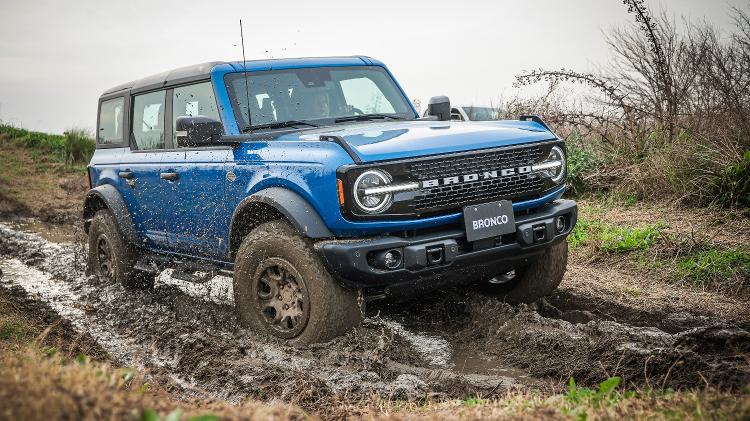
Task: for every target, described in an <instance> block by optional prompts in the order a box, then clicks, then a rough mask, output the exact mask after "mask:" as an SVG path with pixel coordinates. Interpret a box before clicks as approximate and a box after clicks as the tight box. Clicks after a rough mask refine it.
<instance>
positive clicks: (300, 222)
mask: <svg viewBox="0 0 750 421" xmlns="http://www.w3.org/2000/svg"><path fill="white" fill-rule="evenodd" d="M253 203H263V204H266V205H269V206H272V207H273V208H275V209H276V210H278V211H279V212H280V213H281V214H282V215H284V217H286V219H288V220H289V222H291V223H292V225H294V227H295V228H296V229H297V232H299V233H300V234H301V235H302V236H304V237H307V238H333V237H334V235H333V233H331V231H330V230H329V229H328V226H326V224H325V222H323V219H322V218H321V217H320V215H318V212H317V211H316V210H315V208H313V207H312V205H311V204H310V203H309V202H308V201H307V200H305V199H304V198H303V197H302V196H300V195H299V194H298V193H296V192H294V191H292V190H289V189H286V188H283V187H269V188H267V189H263V190H260V191H258V192H256V193H253V194H252V195H250V196H248V197H246V198H245V199H243V200H242V201H241V202H240V204H239V205H237V208H236V209H235V210H234V213H233V214H232V222H231V225H230V227H229V232H233V228H234V223H235V219H236V217H237V215H238V214H239V213H240V212H241V211H242V209H243V208H244V207H245V206H248V205H250V204H253Z"/></svg>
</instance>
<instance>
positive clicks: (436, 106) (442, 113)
mask: <svg viewBox="0 0 750 421" xmlns="http://www.w3.org/2000/svg"><path fill="white" fill-rule="evenodd" d="M427 115H429V116H433V117H437V119H438V120H440V121H448V120H450V119H451V100H450V99H448V97H447V96H434V97H432V98H430V102H428V103H427Z"/></svg>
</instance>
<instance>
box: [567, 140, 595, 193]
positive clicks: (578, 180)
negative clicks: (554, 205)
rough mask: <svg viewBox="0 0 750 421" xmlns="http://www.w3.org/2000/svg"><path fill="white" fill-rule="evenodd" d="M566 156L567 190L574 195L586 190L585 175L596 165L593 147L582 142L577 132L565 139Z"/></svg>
mask: <svg viewBox="0 0 750 421" xmlns="http://www.w3.org/2000/svg"><path fill="white" fill-rule="evenodd" d="M565 143H566V146H567V155H568V156H567V158H568V190H569V191H570V193H571V194H573V195H574V196H576V195H580V194H581V193H583V192H585V191H587V190H588V186H587V184H586V180H585V176H586V175H588V174H589V173H591V172H592V171H593V170H595V169H596V167H597V166H598V163H597V157H596V154H595V153H594V149H593V148H592V147H591V146H589V145H586V144H584V143H583V140H582V139H581V135H580V134H579V133H578V132H574V133H572V134H571V135H570V136H568V138H567V139H566V142H565Z"/></svg>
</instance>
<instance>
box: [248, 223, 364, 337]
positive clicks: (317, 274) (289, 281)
mask: <svg viewBox="0 0 750 421" xmlns="http://www.w3.org/2000/svg"><path fill="white" fill-rule="evenodd" d="M234 301H235V306H236V309H237V313H238V315H239V319H240V322H241V323H242V325H243V326H245V327H249V328H251V329H253V330H255V331H256V332H261V333H266V334H269V335H272V336H275V337H278V338H282V339H284V340H286V341H287V342H289V343H290V344H292V345H307V344H311V343H316V342H325V341H328V340H330V339H332V338H335V337H336V336H339V335H342V334H344V333H346V332H347V331H349V330H350V329H352V328H353V327H355V326H358V325H359V324H360V323H361V322H362V318H363V314H364V300H363V299H361V298H360V297H359V295H358V293H357V291H352V290H347V289H344V288H342V287H341V286H340V285H338V284H337V283H336V282H335V281H334V280H333V279H332V278H331V275H330V274H329V273H328V271H326V269H325V267H324V266H323V263H322V262H321V261H320V258H319V257H318V255H317V254H316V253H315V251H314V250H313V248H312V245H311V244H310V243H309V241H308V240H305V239H304V238H302V237H301V236H300V235H299V234H297V232H296V231H295V230H294V228H293V227H292V226H291V225H289V224H288V223H287V222H285V221H272V222H267V223H265V224H262V225H260V226H259V227H257V228H256V229H254V230H253V231H252V232H250V234H248V235H247V236H246V237H245V238H244V239H243V241H242V245H240V248H239V250H238V252H237V259H236V261H235V267H234Z"/></svg>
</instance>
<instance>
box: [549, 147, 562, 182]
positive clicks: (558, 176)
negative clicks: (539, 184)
mask: <svg viewBox="0 0 750 421" xmlns="http://www.w3.org/2000/svg"><path fill="white" fill-rule="evenodd" d="M547 161H560V162H561V163H562V165H561V166H559V167H557V168H554V169H552V170H550V178H552V181H554V182H555V183H559V182H560V181H561V180H562V179H563V178H564V177H565V168H566V167H567V165H566V164H565V152H563V150H562V148H561V147H559V146H553V147H552V150H550V151H549V158H547Z"/></svg>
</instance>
